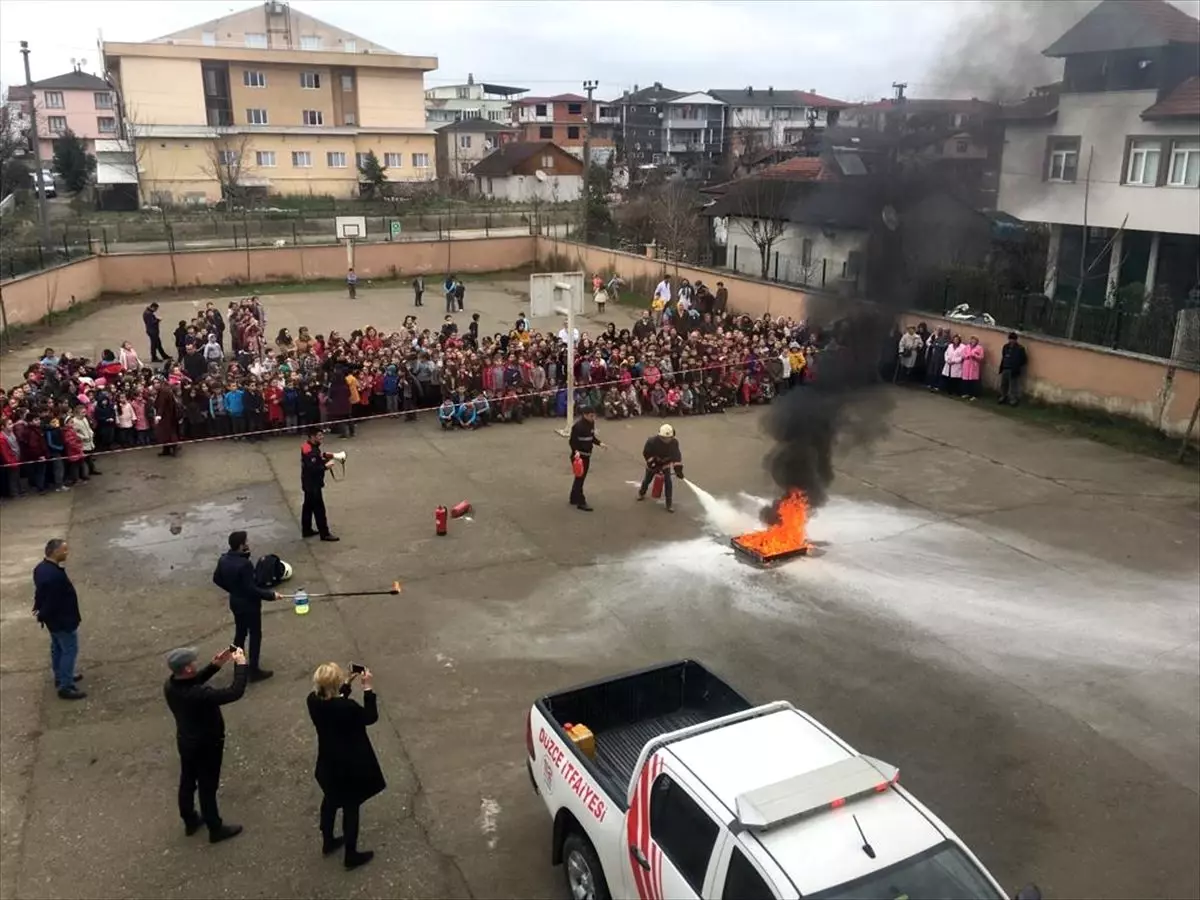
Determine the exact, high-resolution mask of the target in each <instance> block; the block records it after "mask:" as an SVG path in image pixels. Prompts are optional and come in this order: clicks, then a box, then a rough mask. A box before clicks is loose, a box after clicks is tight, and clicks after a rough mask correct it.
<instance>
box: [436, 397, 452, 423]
mask: <svg viewBox="0 0 1200 900" xmlns="http://www.w3.org/2000/svg"><path fill="white" fill-rule="evenodd" d="M455 411H456V406H455V403H454V401H453V400H451V399H450V398H449V397H447V398H446V399H445V400H443V401H442V405H441V406H439V407H438V414H437V416H438V422H440V423H441V426H442V430H443V431H449V430H450V426H452V425H453V424H454V413H455Z"/></svg>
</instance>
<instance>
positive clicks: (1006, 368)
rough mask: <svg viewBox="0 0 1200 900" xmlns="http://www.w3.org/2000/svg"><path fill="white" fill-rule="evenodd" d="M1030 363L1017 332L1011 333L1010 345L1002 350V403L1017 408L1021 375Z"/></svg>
mask: <svg viewBox="0 0 1200 900" xmlns="http://www.w3.org/2000/svg"><path fill="white" fill-rule="evenodd" d="M1028 362H1029V354H1028V353H1026V352H1025V347H1024V345H1023V344H1022V343H1021V341H1020V338H1019V337H1018V336H1017V333H1016V332H1015V331H1012V332H1009V335H1008V343H1006V344H1005V345H1004V346H1003V347H1002V348H1001V349H1000V402H1001V403H1002V404H1004V403H1007V404H1009V405H1010V406H1016V405H1017V404H1018V403H1019V402H1020V401H1021V374H1022V373H1023V372H1024V371H1025V365H1026V364H1027V363H1028Z"/></svg>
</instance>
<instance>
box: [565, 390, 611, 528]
mask: <svg viewBox="0 0 1200 900" xmlns="http://www.w3.org/2000/svg"><path fill="white" fill-rule="evenodd" d="M570 440H571V465H572V466H574V464H575V460H576V459H578V460H579V461H580V462H581V463H582V464H583V470H582V474H580V475H576V476H575V480H574V481H573V482H572V483H571V501H570V502H571V505H572V506H574V507H575V508H576V509H580V510H583V511H584V512H591V511H592V508H591V507H590V506H588V502H587V498H586V497H585V496H584V495H583V483H584V482H585V481H587V477H588V470H589V469H590V468H591V466H592V448H593V447H603V446H604V444H603V443H602V442H601V441H600V438H598V437H596V411H595V410H594V409H592V408H591V407H588V406H585V407H583V409H582V410H580V416H579V419H578V420H577V421H576V422H575V424H574V425H572V426H571V439H570Z"/></svg>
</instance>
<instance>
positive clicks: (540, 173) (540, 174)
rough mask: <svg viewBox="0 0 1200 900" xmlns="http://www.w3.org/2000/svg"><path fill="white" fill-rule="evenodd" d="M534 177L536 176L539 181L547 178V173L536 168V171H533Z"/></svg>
mask: <svg viewBox="0 0 1200 900" xmlns="http://www.w3.org/2000/svg"><path fill="white" fill-rule="evenodd" d="M533 177H534V178H536V179H537V180H538V181H545V180H546V173H545V172H543V171H542V170H541V169H537V170H536V171H535V172H534V173H533Z"/></svg>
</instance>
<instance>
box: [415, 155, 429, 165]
mask: <svg viewBox="0 0 1200 900" xmlns="http://www.w3.org/2000/svg"><path fill="white" fill-rule="evenodd" d="M412 157H413V165H414V166H416V167H417V168H418V169H428V168H429V154H428V153H414V154H413V155H412Z"/></svg>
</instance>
